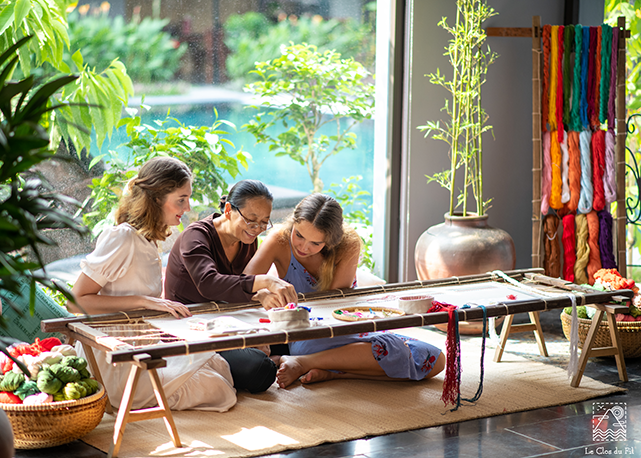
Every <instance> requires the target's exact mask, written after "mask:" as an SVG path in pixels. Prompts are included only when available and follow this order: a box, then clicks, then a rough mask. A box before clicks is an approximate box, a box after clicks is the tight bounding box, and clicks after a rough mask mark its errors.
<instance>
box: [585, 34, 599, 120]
mask: <svg viewBox="0 0 641 458" xmlns="http://www.w3.org/2000/svg"><path fill="white" fill-rule="evenodd" d="M587 29H588V36H589V38H588V42H589V51H588V52H589V54H588V55H589V56H594V55H595V54H596V41H597V40H596V37H597V31H596V27H589V28H587ZM587 78H588V81H587V100H586V102H587V104H588V106H587V119H588V125H590V126H594V123H593V121H594V119H595V117H594V98H595V84H594V82H595V79H596V59H594V58H589V59H588V75H587ZM597 113H598V112H597ZM597 120H598V114H597Z"/></svg>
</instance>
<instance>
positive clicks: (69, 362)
mask: <svg viewBox="0 0 641 458" xmlns="http://www.w3.org/2000/svg"><path fill="white" fill-rule="evenodd" d="M60 364H62V365H63V366H69V367H73V368H74V369H76V370H78V371H80V370H82V369H84V368H86V367H87V360H86V359H84V358H82V357H80V356H65V357H64V358H62V361H61V362H60Z"/></svg>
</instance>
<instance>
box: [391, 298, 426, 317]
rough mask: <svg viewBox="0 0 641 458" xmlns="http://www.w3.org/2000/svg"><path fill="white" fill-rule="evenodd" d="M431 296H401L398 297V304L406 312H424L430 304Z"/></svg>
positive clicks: (409, 313)
mask: <svg viewBox="0 0 641 458" xmlns="http://www.w3.org/2000/svg"><path fill="white" fill-rule="evenodd" d="M433 300H434V297H433V296H425V295H420V296H402V297H399V298H398V306H399V308H400V309H401V310H403V311H404V312H405V313H406V314H408V315H411V314H413V313H426V312H427V311H428V310H429V309H430V307H431V306H432V301H433Z"/></svg>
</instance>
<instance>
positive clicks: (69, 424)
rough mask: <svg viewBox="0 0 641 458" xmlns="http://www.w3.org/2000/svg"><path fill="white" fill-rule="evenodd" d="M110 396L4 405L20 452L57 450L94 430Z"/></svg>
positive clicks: (103, 392)
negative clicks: (47, 448)
mask: <svg viewBox="0 0 641 458" xmlns="http://www.w3.org/2000/svg"><path fill="white" fill-rule="evenodd" d="M106 403H107V395H106V392H105V389H104V388H103V387H102V386H101V387H100V389H99V390H98V392H97V393H94V394H92V395H91V396H87V397H85V398H81V399H76V400H73V401H61V402H52V403H50V404H42V405H33V406H31V405H29V406H23V405H21V404H0V408H2V410H4V411H5V413H6V414H7V417H8V418H9V421H10V422H11V427H12V429H13V436H14V444H15V448H17V449H34V448H45V447H55V446H56V445H62V444H66V443H68V442H71V441H74V440H76V439H79V438H81V437H82V436H84V435H86V434H88V433H89V432H90V431H92V430H93V429H94V428H95V427H96V426H98V423H100V420H102V415H103V414H104V413H105V404H106Z"/></svg>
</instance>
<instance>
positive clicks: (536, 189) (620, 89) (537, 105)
mask: <svg viewBox="0 0 641 458" xmlns="http://www.w3.org/2000/svg"><path fill="white" fill-rule="evenodd" d="M617 27H618V28H619V30H620V32H619V41H618V52H619V55H618V57H617V80H616V81H617V82H616V84H617V90H616V110H617V111H616V119H617V121H616V157H615V161H616V184H617V186H616V188H617V199H616V202H617V214H616V220H615V221H616V230H615V231H613V236H614V239H615V246H616V256H617V265H618V266H619V269H620V270H619V271H620V272H621V274H622V275H623V276H626V274H627V272H626V266H627V260H626V247H625V243H626V237H625V225H626V213H625V140H626V134H627V131H626V122H625V117H626V104H625V79H626V71H625V62H626V51H625V49H626V46H625V39H626V38H629V37H630V31H629V30H626V28H625V18H624V17H619V18H618V20H617ZM542 30H543V29H542V27H541V16H533V17H532V27H488V28H487V29H486V33H487V36H490V37H528V38H531V39H532V267H533V268H535V267H543V259H544V255H545V253H544V252H543V250H544V248H543V243H542V237H543V230H542V228H543V218H542V215H541V182H542V177H541V173H542V160H543V159H542V157H543V154H542V144H543V142H542V130H541V118H542V116H541V78H542V65H541V61H542V46H541V37H542ZM597 308H598V310H597V313H598V315H599V318H601V317H602V315H603V313H605V314H606V315H607V319H608V322H610V321H614V313H615V309H616V307H614V306H607V307H606V306H600V307H597ZM539 313H540V312H529V313H528V315H529V318H530V322H529V323H523V324H513V319H514V317H513V316H508V317H507V318H506V320H505V322H504V323H503V327H502V329H501V337H500V343H499V346H498V347H497V348H496V352H495V354H494V361H495V362H499V361H500V360H501V357H502V355H503V350H504V349H505V344H506V342H507V338H508V337H509V335H510V334H512V333H518V332H530V331H533V332H534V336H535V337H536V341H537V344H538V346H539V352H540V354H541V356H548V352H547V348H546V346H545V339H544V337H543V331H542V328H541V322H540V320H539ZM595 323H597V324H598V323H599V321H596V322H595ZM593 328H594V329H592V328H591V329H590V335H592V331H593V330H594V331H596V326H593ZM611 328H614V330H613V331H612V332H613V336H612V342H617V343H615V344H613V345H614V351H615V352H616V353H617V354H619V355H620V356H617V366H619V378H620V379H621V380H622V381H627V374H626V373H625V366H623V371H622V370H621V366H620V363H619V358H621V359H622V358H623V356H622V353H621V349H620V348H619V347H618V331H617V329H616V326H611ZM614 334H616V339H615V336H614ZM591 346H592V341H590V344H589V345H587V342H586V345H585V346H584V348H583V351H582V353H581V364H582V366H581V370H580V375H578V380H577V381H576V384H575V381H574V380H573V381H572V386H578V383H579V381H580V379H581V376H582V374H583V370H584V369H585V364H586V362H587V358H589V357H590V355H591V356H600V355H602V354H601V353H599V352H597V350H596V349H591ZM599 350H601V349H599ZM596 353H599V354H596ZM609 354H615V353H609ZM575 378H576V377H575Z"/></svg>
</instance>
